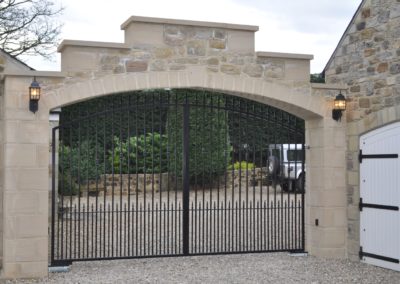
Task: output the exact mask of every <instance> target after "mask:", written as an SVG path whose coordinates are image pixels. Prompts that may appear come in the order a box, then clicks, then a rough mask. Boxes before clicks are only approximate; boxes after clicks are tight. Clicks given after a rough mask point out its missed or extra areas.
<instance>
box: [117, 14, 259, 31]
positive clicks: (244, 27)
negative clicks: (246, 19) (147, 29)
mask: <svg viewBox="0 0 400 284" xmlns="http://www.w3.org/2000/svg"><path fill="white" fill-rule="evenodd" d="M135 22H136V23H150V24H168V25H180V26H195V27H209V28H222V29H229V30H242V31H252V32H256V31H258V29H259V28H258V26H251V25H238V24H228V23H216V22H203V21H190V20H179V19H166V18H153V17H140V16H131V17H129V19H127V20H126V21H125V22H123V23H122V25H121V30H125V29H126V28H127V27H128V26H129V25H130V24H131V23H135Z"/></svg>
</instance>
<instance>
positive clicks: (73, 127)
mask: <svg viewBox="0 0 400 284" xmlns="http://www.w3.org/2000/svg"><path fill="white" fill-rule="evenodd" d="M52 139H53V145H54V146H53V152H52V166H53V177H52V223H51V250H50V251H51V265H53V266H56V265H66V264H69V263H71V262H73V261H80V260H100V259H119V258H136V257H154V256H180V255H201V254H225V253H248V252H272V251H302V250H303V249H304V189H302V188H298V186H297V187H295V186H294V184H295V182H296V180H294V179H288V178H287V177H288V176H290V175H289V173H288V172H289V171H290V172H294V173H296V172H304V171H303V169H304V152H303V151H304V147H302V145H303V143H304V121H302V120H301V119H298V118H296V117H294V116H292V115H290V114H288V113H286V112H283V111H281V110H278V109H275V108H273V107H270V106H267V105H264V104H261V103H257V102H254V101H250V100H247V99H243V98H238V97H235V96H229V95H225V94H220V93H211V92H207V91H203V90H185V89H176V90H148V91H141V92H131V93H124V94H116V95H112V96H107V97H103V98H98V99H93V100H91V101H87V102H82V103H79V104H75V105H71V106H67V107H64V108H62V111H61V114H60V123H59V125H58V126H57V127H55V128H54V129H53V132H52ZM284 145H291V146H293V147H291V148H290V147H289V148H290V149H289V150H287V153H286V152H285V151H286V150H285V149H286V148H287V147H286V148H285V147H284ZM299 145H300V146H299ZM272 149H275V151H276V149H280V150H279V151H280V154H278V155H280V157H275V158H278V160H279V159H280V164H279V167H280V171H278V172H276V168H275V169H274V171H275V172H274V178H272V173H271V171H270V169H271V168H270V167H269V166H270V164H269V163H270V157H271V155H273V153H274V151H273V150H272ZM279 151H278V152H279ZM289 152H290V153H289ZM289 154H290V155H289ZM275 166H276V165H275ZM285 171H288V172H287V173H285ZM277 176H279V177H278V178H277ZM304 176H305V174H303V177H304ZM285 177H286V178H285ZM291 183H293V186H288V184H291ZM299 184H300V185H301V186H303V187H304V180H303V182H302V183H299Z"/></svg>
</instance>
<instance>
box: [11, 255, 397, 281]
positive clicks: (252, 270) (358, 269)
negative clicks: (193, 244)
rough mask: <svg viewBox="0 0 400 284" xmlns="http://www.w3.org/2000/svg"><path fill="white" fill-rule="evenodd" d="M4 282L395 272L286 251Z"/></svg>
mask: <svg viewBox="0 0 400 284" xmlns="http://www.w3.org/2000/svg"><path fill="white" fill-rule="evenodd" d="M6 283H191V284H193V283H285V284H286V283H335V284H336V283H374V284H375V283H385V284H386V283H389V284H390V283H394V284H398V283H400V272H395V271H391V270H387V269H382V268H378V267H374V266H371V265H366V264H363V263H359V262H351V261H348V260H326V259H320V258H318V259H317V258H315V257H312V256H307V257H304V256H290V255H288V254H287V253H263V254H245V255H219V256H193V257H174V258H151V259H150V258H149V259H134V260H123V261H97V262H80V263H78V262H75V263H74V264H73V265H72V266H71V270H70V271H69V272H66V273H50V274H49V277H48V278H46V279H40V280H36V281H32V280H24V281H8V282H6Z"/></svg>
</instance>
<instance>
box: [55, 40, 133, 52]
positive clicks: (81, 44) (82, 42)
mask: <svg viewBox="0 0 400 284" xmlns="http://www.w3.org/2000/svg"><path fill="white" fill-rule="evenodd" d="M67 46H79V47H94V48H116V49H130V47H128V46H127V45H126V44H125V43H119V42H103V41H86V40H70V39H65V40H63V41H62V42H61V43H60V45H59V46H58V48H57V52H63V50H64V48H66V47H67Z"/></svg>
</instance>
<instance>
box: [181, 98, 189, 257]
mask: <svg viewBox="0 0 400 284" xmlns="http://www.w3.org/2000/svg"><path fill="white" fill-rule="evenodd" d="M182 169H183V196H182V199H183V200H182V202H183V218H182V219H183V220H182V234H183V236H182V237H183V238H182V239H183V244H182V246H183V247H182V248H183V254H184V255H188V254H189V104H188V101H187V97H186V100H185V104H184V108H183V159H182Z"/></svg>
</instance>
